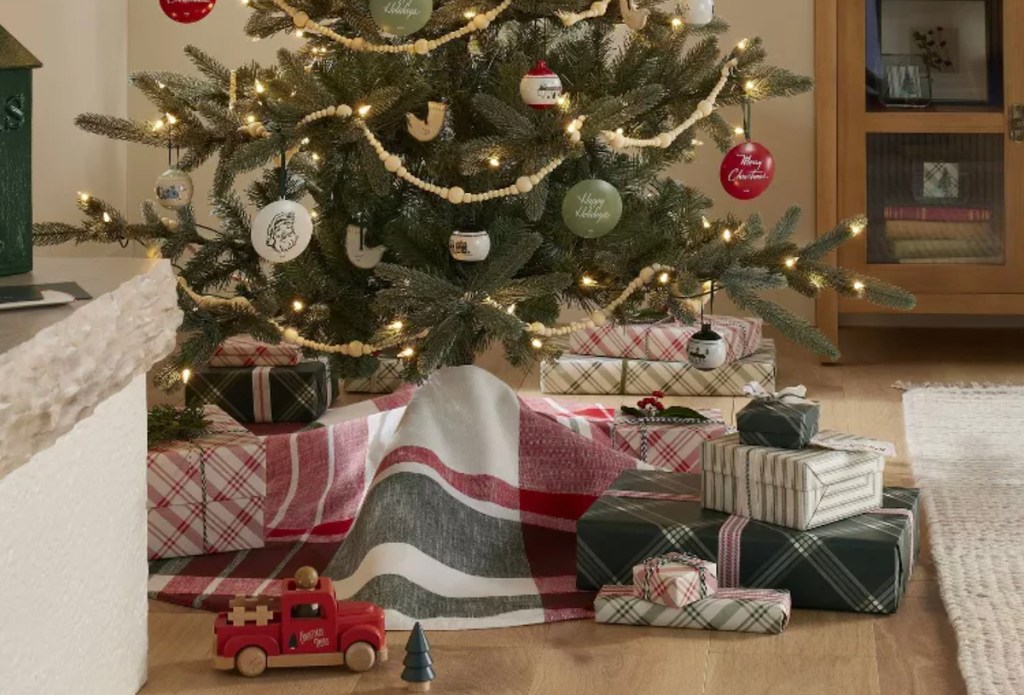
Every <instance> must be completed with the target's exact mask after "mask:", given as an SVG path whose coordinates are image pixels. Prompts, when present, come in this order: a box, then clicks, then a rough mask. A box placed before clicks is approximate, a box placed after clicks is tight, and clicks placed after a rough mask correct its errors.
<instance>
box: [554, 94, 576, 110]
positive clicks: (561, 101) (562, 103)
mask: <svg viewBox="0 0 1024 695" xmlns="http://www.w3.org/2000/svg"><path fill="white" fill-rule="evenodd" d="M555 103H556V104H558V105H559V107H561V108H562V109H563V110H565V109H568V108H569V105H570V104H571V103H572V100H571V99H569V95H568V94H563V95H562V96H560V97H558V99H556V100H555Z"/></svg>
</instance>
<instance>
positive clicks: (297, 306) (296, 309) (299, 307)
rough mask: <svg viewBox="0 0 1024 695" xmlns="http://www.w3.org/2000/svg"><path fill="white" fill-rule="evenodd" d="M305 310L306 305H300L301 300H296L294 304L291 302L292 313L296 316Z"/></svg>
mask: <svg viewBox="0 0 1024 695" xmlns="http://www.w3.org/2000/svg"><path fill="white" fill-rule="evenodd" d="M305 308H306V305H305V304H303V303H302V300H301V299H296V300H295V301H294V302H292V311H294V312H295V313H296V314H298V313H299V312H301V311H302V310H303V309H305Z"/></svg>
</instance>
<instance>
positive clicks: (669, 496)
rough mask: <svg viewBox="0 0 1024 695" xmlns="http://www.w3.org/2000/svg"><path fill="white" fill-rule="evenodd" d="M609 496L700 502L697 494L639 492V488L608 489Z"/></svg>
mask: <svg viewBox="0 0 1024 695" xmlns="http://www.w3.org/2000/svg"><path fill="white" fill-rule="evenodd" d="M605 494H606V495H608V496H610V497H628V498H631V499H637V500H668V501H670V502H700V496H699V495H677V494H674V493H671V492H641V491H639V490H609V491H608V492H606V493H605Z"/></svg>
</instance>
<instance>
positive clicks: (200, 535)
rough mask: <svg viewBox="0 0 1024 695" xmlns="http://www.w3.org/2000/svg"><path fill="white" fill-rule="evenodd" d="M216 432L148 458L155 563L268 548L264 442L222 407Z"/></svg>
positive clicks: (215, 411) (211, 409) (214, 419)
mask: <svg viewBox="0 0 1024 695" xmlns="http://www.w3.org/2000/svg"><path fill="white" fill-rule="evenodd" d="M205 410H206V418H207V420H209V422H210V427H209V431H208V432H207V433H206V434H205V435H203V436H202V437H200V438H199V439H197V440H196V441H194V442H168V443H166V444H162V445H159V446H157V447H154V448H153V449H151V450H150V452H149V454H148V456H147V462H146V464H147V478H148V485H149V501H148V507H149V559H151V560H156V559H162V558H169V557H184V556H188V555H204V554H210V553H220V552H226V551H229V550H244V549H247V548H262V547H263V500H264V498H265V497H266V495H267V480H266V478H267V451H266V445H265V444H264V441H263V440H262V439H261V438H259V437H257V436H255V435H254V434H252V433H251V432H249V431H248V430H246V429H245V428H243V427H242V426H241V425H239V424H238V423H237V422H235V421H234V420H233V419H232V418H231V417H230V416H229V415H228V414H227V413H225V412H224V411H223V410H221V409H220V408H217V407H215V406H206V408H205Z"/></svg>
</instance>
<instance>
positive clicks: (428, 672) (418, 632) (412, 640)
mask: <svg viewBox="0 0 1024 695" xmlns="http://www.w3.org/2000/svg"><path fill="white" fill-rule="evenodd" d="M402 665H403V666H405V669H404V670H403V671H402V680H403V681H405V682H406V683H408V684H409V685H408V686H407V687H408V689H409V690H410V691H411V692H414V693H425V692H427V691H429V690H430V681H432V680H434V678H435V677H436V675H435V674H434V669H433V665H434V660H433V659H432V658H431V657H430V643H429V642H427V636H426V635H425V634H424V633H423V626H422V625H420V624H419V623H416V625H415V627H413V629H412V634H411V635H409V641H408V642H406V644H405V660H404V661H402Z"/></svg>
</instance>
